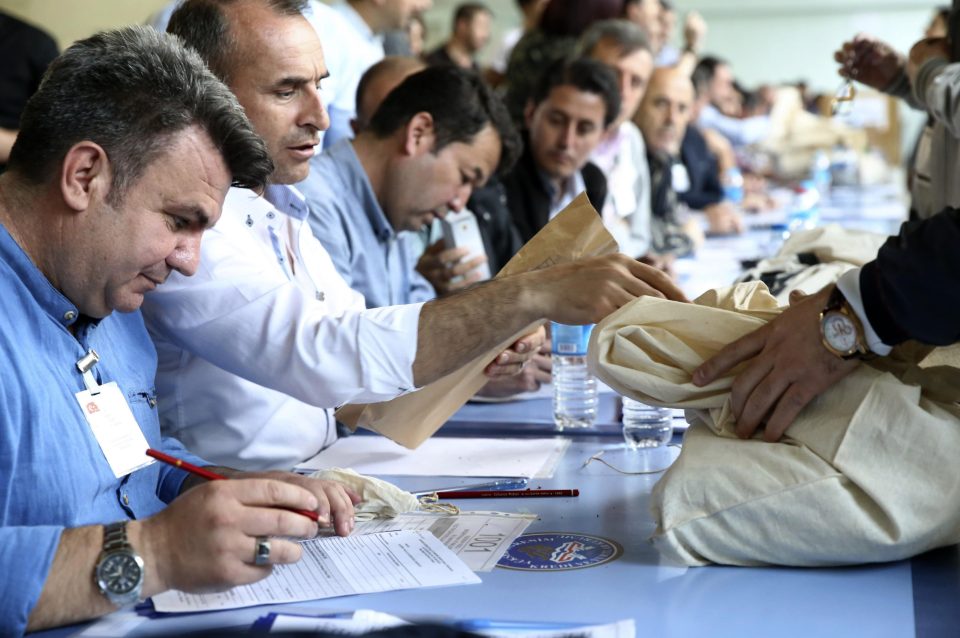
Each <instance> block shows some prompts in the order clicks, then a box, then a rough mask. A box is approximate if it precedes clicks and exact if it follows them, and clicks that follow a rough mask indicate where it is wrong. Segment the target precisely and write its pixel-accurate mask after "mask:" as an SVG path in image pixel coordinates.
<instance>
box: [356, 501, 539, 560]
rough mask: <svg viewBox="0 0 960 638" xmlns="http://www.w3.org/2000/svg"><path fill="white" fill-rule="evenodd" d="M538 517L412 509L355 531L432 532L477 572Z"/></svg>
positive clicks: (369, 532)
mask: <svg viewBox="0 0 960 638" xmlns="http://www.w3.org/2000/svg"><path fill="white" fill-rule="evenodd" d="M535 520H537V515H536V514H512V513H506V512H460V514H458V515H447V514H431V513H429V512H409V513H407V514H401V515H399V516H397V517H396V518H380V519H376V520H372V521H363V522H357V527H356V529H355V530H354V532H353V533H354V534H372V533H375V532H383V531H387V530H399V529H411V530H425V531H429V532H432V533H433V535H434V536H436V537H437V538H439V539H440V542H441V543H443V544H444V545H446V546H447V548H448V549H450V551H452V552H453V553H454V554H456V555H457V556H458V557H460V559H461V560H462V561H463V562H464V563H466V564H467V567H469V568H470V569H472V570H473V571H475V572H489V571H491V570H492V569H493V568H494V567H496V566H497V561H499V560H500V557H501V556H503V554H504V552H506V551H507V548H509V547H510V544H511V543H513V541H514V540H515V539H516V538H517V537H518V536H520V534H523V532H524V530H526V529H527V527H528V526H529V525H530V523H532V522H533V521H535Z"/></svg>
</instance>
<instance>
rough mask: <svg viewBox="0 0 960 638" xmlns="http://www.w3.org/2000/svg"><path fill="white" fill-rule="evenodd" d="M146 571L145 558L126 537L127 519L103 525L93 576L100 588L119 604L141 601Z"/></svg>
mask: <svg viewBox="0 0 960 638" xmlns="http://www.w3.org/2000/svg"><path fill="white" fill-rule="evenodd" d="M144 575H145V570H144V562H143V558H141V557H140V555H139V554H138V553H137V552H136V550H135V549H134V548H133V546H132V545H131V544H130V542H129V541H128V539H127V522H126V521H120V522H116V523H110V524H108V525H104V526H103V548H102V550H101V552H100V556H99V558H98V559H97V565H96V567H95V569H94V573H93V579H94V582H95V583H96V585H97V589H99V590H100V593H101V594H103V595H104V596H105V597H106V598H107V600H109V601H110V602H111V603H112V604H114V605H116V606H117V607H126V606H127V605H132V604H134V603H136V602H138V601H139V600H140V594H141V592H142V591H143V580H144Z"/></svg>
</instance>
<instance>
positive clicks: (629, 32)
mask: <svg viewBox="0 0 960 638" xmlns="http://www.w3.org/2000/svg"><path fill="white" fill-rule="evenodd" d="M602 41H608V42H612V43H613V44H615V45H616V46H617V48H618V49H620V57H621V58H623V57H626V56H628V55H630V54H631V53H635V52H636V51H647V52H648V53H652V52H651V49H650V40H649V39H647V34H646V33H644V32H643V29H641V28H640V27H639V26H637V25H636V24H634V23H633V22H631V21H630V20H624V19H617V20H601V21H599V22H594V23H593V24H591V25H590V26H589V27H588V28H587V30H586V31H584V32H583V35H581V36H580V39H579V40H577V46H576V49H575V50H574V57H590V55H591V54H592V53H593V51H594V49H596V48H597V45H598V44H600V42H602Z"/></svg>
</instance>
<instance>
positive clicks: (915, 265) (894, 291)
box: [860, 208, 960, 345]
mask: <svg viewBox="0 0 960 638" xmlns="http://www.w3.org/2000/svg"><path fill="white" fill-rule="evenodd" d="M860 293H861V295H862V297H863V305H864V311H865V312H866V315H867V318H868V319H869V320H870V324H871V325H872V326H873V329H874V330H875V331H876V332H877V336H879V337H880V339H882V340H883V342H884V343H886V344H889V345H895V344H898V343H901V342H903V341H906V340H907V339H915V340H917V341H920V342H922V343H926V344H930V345H947V344H951V343H955V342H957V341H960V211H958V210H956V209H953V208H947V209H945V210H943V211H941V212H940V213H938V214H936V215H934V216H933V217H930V218H929V219H925V220H922V221H914V222H907V223H905V224H903V226H901V228H900V234H899V235H897V236H894V237H890V238H889V239H888V240H887V241H886V243H884V245H883V246H882V247H881V248H880V252H879V253H878V254H877V258H876V259H875V260H874V261H872V262H870V263H868V264H867V265H865V266H864V267H863V269H862V270H861V272H860Z"/></svg>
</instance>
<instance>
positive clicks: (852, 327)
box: [820, 268, 891, 359]
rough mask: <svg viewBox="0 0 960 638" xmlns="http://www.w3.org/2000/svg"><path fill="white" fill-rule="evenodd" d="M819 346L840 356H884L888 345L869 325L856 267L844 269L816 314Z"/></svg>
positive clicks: (860, 357)
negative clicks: (820, 344)
mask: <svg viewBox="0 0 960 638" xmlns="http://www.w3.org/2000/svg"><path fill="white" fill-rule="evenodd" d="M820 336H821V339H822V341H823V346H824V347H825V348H826V349H827V350H829V351H830V352H832V353H833V354H834V355H836V356H837V357H840V358H841V359H855V358H859V359H869V358H872V357H875V356H885V355H887V354H889V353H890V350H891V347H890V346H888V345H887V344H885V343H883V341H881V340H880V337H879V336H877V333H876V332H875V331H874V330H873V327H872V326H871V325H870V320H869V318H868V317H867V316H866V313H865V312H864V309H863V301H862V299H861V296H860V269H859V268H857V269H854V270H850V271H848V272H846V273H845V274H844V275H843V276H842V277H840V279H839V280H838V281H837V285H836V286H835V287H834V289H833V291H832V292H831V293H830V297H829V298H828V300H827V303H826V305H825V306H824V308H823V310H822V311H821V313H820Z"/></svg>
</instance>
